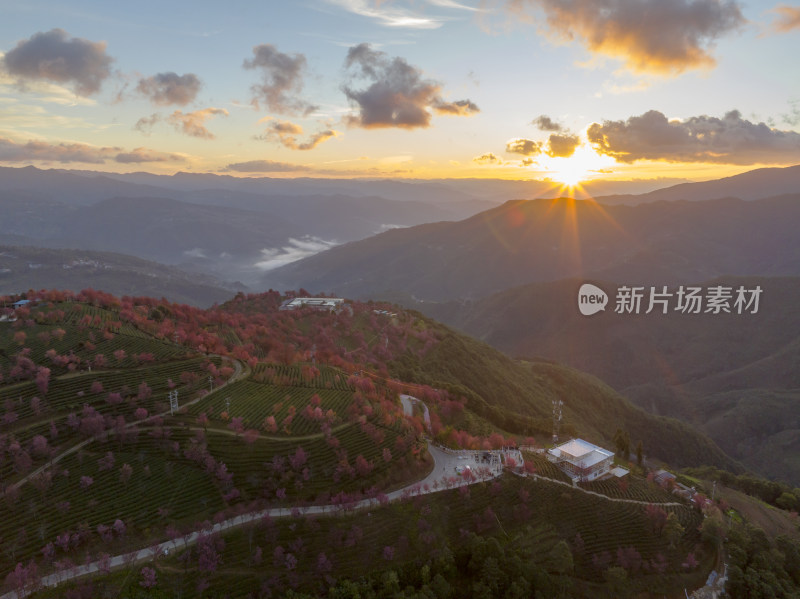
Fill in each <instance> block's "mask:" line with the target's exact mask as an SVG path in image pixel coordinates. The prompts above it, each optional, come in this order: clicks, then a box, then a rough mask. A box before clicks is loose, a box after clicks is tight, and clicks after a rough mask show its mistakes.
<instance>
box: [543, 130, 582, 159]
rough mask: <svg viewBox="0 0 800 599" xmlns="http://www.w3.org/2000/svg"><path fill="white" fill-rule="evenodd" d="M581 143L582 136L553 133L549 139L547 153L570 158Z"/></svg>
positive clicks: (554, 156)
mask: <svg viewBox="0 0 800 599" xmlns="http://www.w3.org/2000/svg"><path fill="white" fill-rule="evenodd" d="M579 145H581V138H580V136H578V135H571V134H569V133H565V134H563V135H559V134H557V133H553V134H551V135H550V137H549V138H548V139H547V155H548V156H552V157H553V158H569V157H570V156H572V155H573V154H574V153H575V149H576V148H577V147H578V146H579Z"/></svg>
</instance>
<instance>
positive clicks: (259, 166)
mask: <svg viewBox="0 0 800 599" xmlns="http://www.w3.org/2000/svg"><path fill="white" fill-rule="evenodd" d="M222 170H223V171H235V172H238V173H289V172H294V171H308V170H311V169H310V168H309V167H308V166H305V165H303V164H290V163H288V162H275V161H273V160H250V161H248V162H234V163H233V164H229V165H228V166H226V167H225V168H224V169H222Z"/></svg>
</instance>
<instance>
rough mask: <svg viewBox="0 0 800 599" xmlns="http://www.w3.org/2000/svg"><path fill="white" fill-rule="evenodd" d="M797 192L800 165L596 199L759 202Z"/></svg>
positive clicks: (617, 201) (606, 201)
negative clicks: (722, 199) (727, 199)
mask: <svg viewBox="0 0 800 599" xmlns="http://www.w3.org/2000/svg"><path fill="white" fill-rule="evenodd" d="M798 191H800V165H797V166H788V167H782V168H760V169H756V170H752V171H748V172H746V173H742V174H740V175H734V176H732V177H724V178H722V179H716V180H713V181H701V182H696V183H679V184H678V185H673V186H671V187H665V188H663V189H656V190H654V191H650V192H647V193H643V194H639V195H624V194H617V195H605V196H598V197H597V198H596V199H597V201H598V202H601V203H603V204H641V203H645V202H658V201H668V202H672V201H676V200H689V201H694V202H697V201H702V200H713V199H718V198H739V199H740V200H759V199H762V198H768V197H772V196H778V195H783V194H793V193H797V192H798Z"/></svg>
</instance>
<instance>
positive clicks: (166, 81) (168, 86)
mask: <svg viewBox="0 0 800 599" xmlns="http://www.w3.org/2000/svg"><path fill="white" fill-rule="evenodd" d="M202 85H203V84H202V83H201V82H200V79H199V78H198V77H197V75H195V74H194V73H186V74H185V75H178V74H177V73H172V72H168V73H158V74H157V75H153V76H152V77H147V78H146V79H139V84H138V85H137V86H136V91H138V92H139V93H140V94H143V95H145V96H147V97H148V98H149V99H150V101H151V102H152V103H153V104H156V105H157V106H169V105H170V104H177V105H178V106H185V105H186V104H189V103H190V102H193V101H194V99H195V98H196V97H197V93H198V92H199V91H200V88H201V87H202Z"/></svg>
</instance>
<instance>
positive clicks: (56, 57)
mask: <svg viewBox="0 0 800 599" xmlns="http://www.w3.org/2000/svg"><path fill="white" fill-rule="evenodd" d="M68 35H69V34H68V33H67V32H66V31H64V30H63V29H51V30H50V31H48V32H39V33H35V34H33V35H32V36H31V37H30V38H28V39H26V40H22V41H21V42H18V43H17V46H16V47H15V48H14V49H13V50H10V51H9V52H7V53H6V54H5V56H4V57H3V66H4V68H5V70H6V71H7V72H8V73H9V74H10V75H13V76H16V77H17V81H18V83H19V84H20V85H22V86H24V84H25V82H26V81H29V80H32V81H49V82H52V83H62V84H68V85H70V86H71V88H72V90H73V91H74V92H75V93H76V94H77V95H79V96H89V95H91V94H94V93H97V92H98V91H99V90H100V86H101V85H102V83H103V80H105V79H106V78H107V77H108V76H109V75H110V74H111V62H112V61H113V59H112V58H111V57H110V56H108V55H107V54H106V44H105V42H91V41H89V40H85V39H82V38H77V37H73V38H70V37H68Z"/></svg>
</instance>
